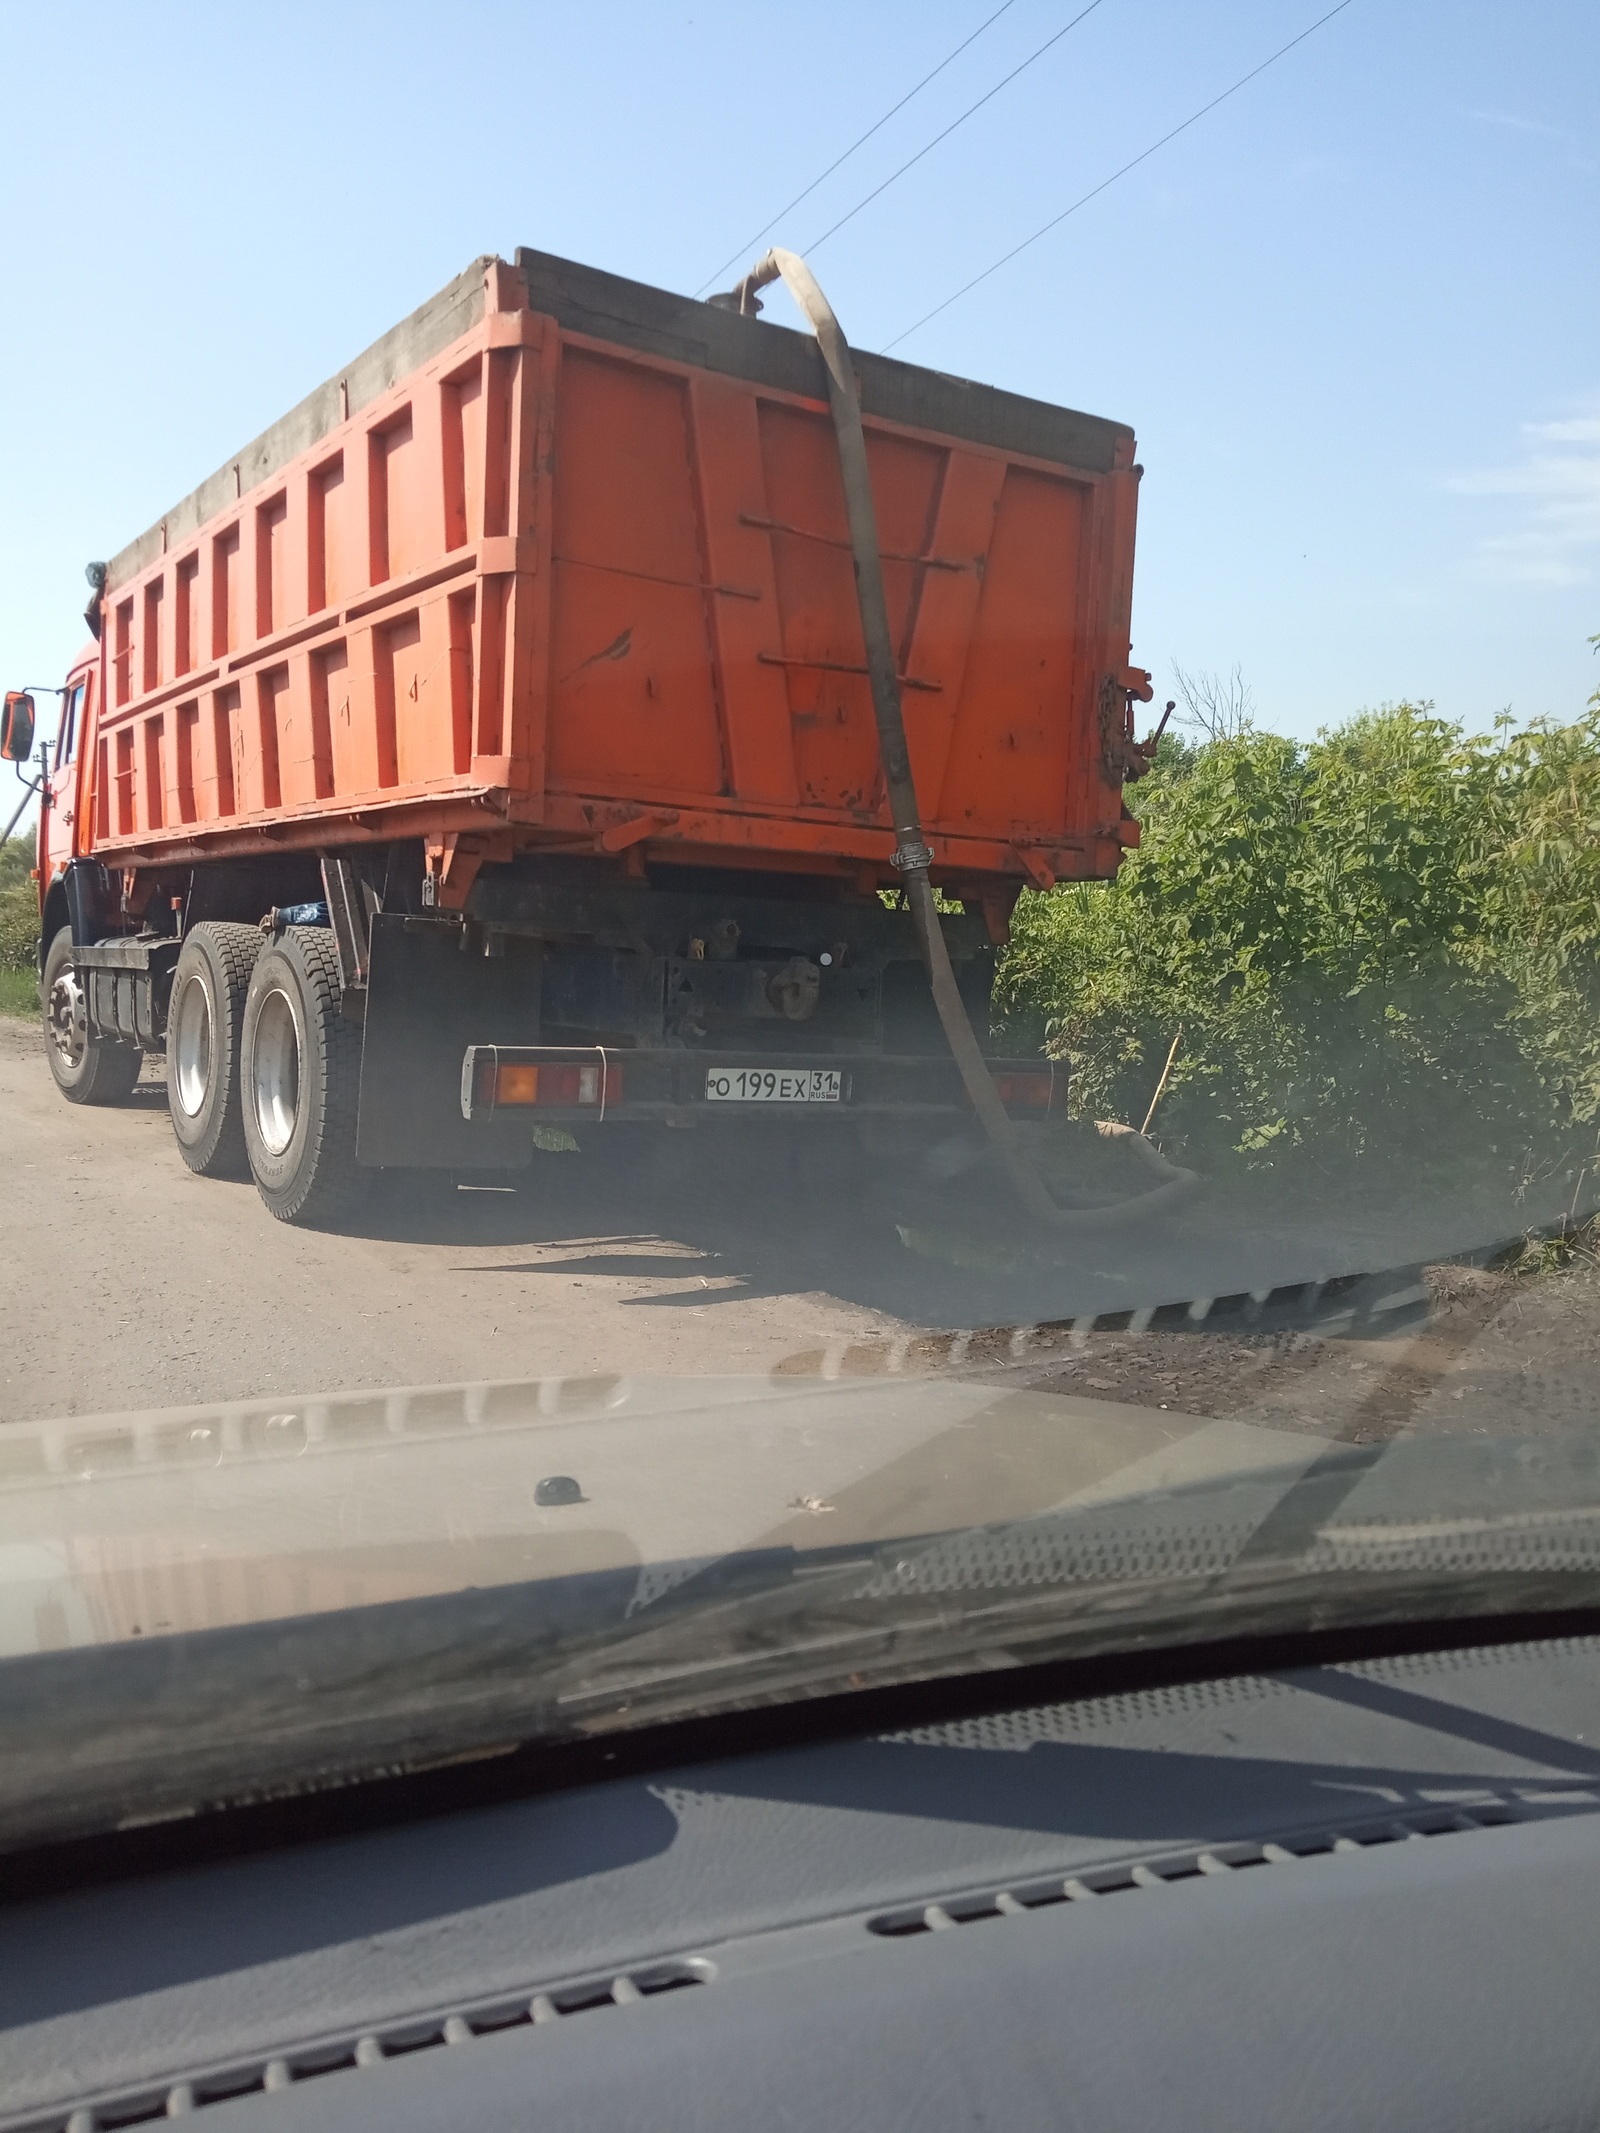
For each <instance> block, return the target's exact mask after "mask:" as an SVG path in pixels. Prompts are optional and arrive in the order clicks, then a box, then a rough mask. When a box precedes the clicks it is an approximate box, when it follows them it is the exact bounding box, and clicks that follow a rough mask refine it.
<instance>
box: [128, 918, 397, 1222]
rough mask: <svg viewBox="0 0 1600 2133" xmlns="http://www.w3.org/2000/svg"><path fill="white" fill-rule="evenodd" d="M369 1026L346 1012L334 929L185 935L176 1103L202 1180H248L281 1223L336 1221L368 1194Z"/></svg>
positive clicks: (210, 926) (179, 978)
mask: <svg viewBox="0 0 1600 2133" xmlns="http://www.w3.org/2000/svg"><path fill="white" fill-rule="evenodd" d="M360 1077H361V1032H360V1030H359V1028H357V1027H356V1026H355V1025H354V1024H352V1023H351V1022H349V1021H347V1020H346V1019H345V1016H344V1015H343V1013H342V1012H341V1009H340V987H339V970H338V961H337V957H336V955H335V951H334V945H333V935H332V933H331V932H330V931H329V930H328V929H327V928H325V927H320V926H294V927H290V928H289V929H287V930H286V931H285V932H283V933H281V934H278V935H277V936H276V937H275V938H273V939H271V940H267V939H265V938H264V937H263V935H262V934H261V933H260V931H259V930H258V929H257V928H255V927H253V926H229V925H219V924H215V923H212V922H209V921H208V922H206V923H204V924H202V925H198V926H196V927H195V928H194V929H193V930H192V931H191V932H190V933H189V934H188V936H187V937H186V939H185V941H184V944H183V949H182V952H181V953H180V955H179V957H178V965H177V968H176V970H175V971H174V973H173V979H172V994H171V999H170V1002H169V1005H168V1010H167V1105H168V1109H169V1111H170V1112H171V1115H172V1128H173V1132H174V1134H175V1135H176V1137H177V1141H178V1147H179V1150H180V1151H181V1153H182V1155H183V1159H184V1161H185V1162H186V1163H187V1164H188V1165H189V1168H190V1169H191V1170H193V1171H196V1172H198V1173H199V1175H201V1176H202V1177H215V1176H234V1177H237V1176H238V1175H240V1174H241V1173H242V1172H243V1171H244V1170H245V1169H246V1168H248V1170H249V1172H250V1174H251V1176H252V1177H253V1178H254V1179H255V1183H256V1190H257V1191H258V1192H259V1193H260V1195H261V1197H262V1199H263V1200H264V1201H265V1203H266V1205H267V1208H268V1210H269V1211H270V1212H271V1213H272V1214H273V1215H275V1216H276V1217H277V1218H278V1220H279V1221H280V1222H294V1223H304V1224H308V1225H315V1224H318V1223H322V1222H327V1221H331V1220H335V1219H337V1218H338V1217H339V1216H341V1215H342V1214H344V1213H346V1212H347V1211H348V1210H349V1208H350V1207H351V1206H352V1204H353V1203H354V1202H355V1201H356V1200H357V1199H358V1198H359V1197H360V1193H361V1188H362V1185H363V1183H364V1176H363V1173H362V1172H361V1171H360V1170H358V1168H357V1166H356V1102H357V1096H358V1093H359V1086H360Z"/></svg>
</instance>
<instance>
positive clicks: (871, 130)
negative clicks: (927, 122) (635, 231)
mask: <svg viewBox="0 0 1600 2133" xmlns="http://www.w3.org/2000/svg"><path fill="white" fill-rule="evenodd" d="M1015 5H1016V0H1001V5H1000V6H999V7H997V8H996V9H995V11H994V13H993V14H992V15H989V16H986V17H985V19H984V20H983V21H982V22H980V23H979V24H978V27H977V28H976V29H975V30H974V31H973V32H972V34H971V36H970V37H963V38H962V40H961V42H960V43H959V44H958V45H957V46H956V48H955V50H954V51H953V52H947V53H946V54H945V56H944V58H943V59H941V60H940V62H939V64H938V65H937V66H936V67H935V68H934V69H933V73H931V74H924V75H923V77H922V79H921V81H919V82H918V83H917V86H916V87H915V88H914V89H908V90H907V91H906V93H905V95H904V96H902V97H901V99H900V101H899V103H897V104H891V105H890V106H889V108H888V110H887V111H886V112H885V113H884V114H883V116H882V118H880V119H877V120H875V121H874V123H873V124H872V125H870V126H869V127H868V128H867V130H866V132H865V133H864V134H862V135H861V136H860V138H859V139H858V140H854V141H852V142H851V143H850V146H849V147H848V148H847V149H846V150H845V152H844V154H843V155H840V156H835V157H834V159H833V161H832V162H831V163H830V164H829V165H828V167H827V169H826V170H825V171H823V172H822V174H821V176H820V177H815V178H813V179H812V181H811V183H810V184H809V185H808V186H807V187H806V189H805V191H804V192H800V193H796V194H795V196H794V198H793V199H792V200H791V201H790V202H789V205H788V206H787V207H780V208H779V210H778V212H777V213H776V214H775V215H774V216H773V218H772V220H771V221H770V222H768V223H764V224H763V225H762V227H761V228H760V229H759V230H757V231H756V233H755V235H754V236H753V237H751V238H748V239H747V240H746V241H745V242H744V243H743V244H742V245H740V246H739V248H738V250H737V251H736V252H733V253H730V254H729V256H728V257H727V258H726V259H725V260H724V261H723V262H722V264H721V266H720V267H718V268H717V269H716V271H715V273H713V274H712V275H711V276H710V277H709V279H708V280H706V281H703V282H702V283H701V284H700V287H699V288H698V289H696V291H695V295H696V296H704V294H705V292H706V291H707V289H709V288H710V287H711V286H712V284H713V283H714V282H715V281H716V280H717V279H718V277H719V276H720V275H723V274H725V273H726V272H727V271H728V269H729V267H733V266H737V265H738V264H739V262H740V261H741V260H742V259H744V258H745V257H746V255H747V254H748V253H749V252H750V251H752V250H753V248H754V247H755V246H756V245H758V244H759V243H760V242H761V240H762V238H763V237H765V236H766V235H767V233H768V231H769V230H775V229H776V228H777V226H778V224H779V223H780V222H781V221H782V220H783V218H784V216H785V215H787V214H789V213H791V212H792V210H793V209H795V208H797V207H798V206H799V205H800V203H801V201H802V200H809V199H810V198H811V195H812V194H813V193H814V192H815V191H816V189H817V187H818V186H819V185H821V184H822V183H823V181H824V179H827V178H831V177H832V176H833V174H834V172H835V171H836V170H837V169H838V168H839V166H840V164H841V163H848V162H849V160H850V158H851V157H852V156H853V155H854V154H855V152H856V150H857V149H858V148H864V147H865V146H866V144H867V142H868V141H870V140H871V139H872V136H873V135H874V134H875V133H880V132H881V131H882V130H883V128H884V127H885V126H887V125H888V123H889V121H890V119H892V118H893V117H894V115H895V113H896V112H897V111H904V109H905V108H906V106H907V104H909V103H910V101H911V99H912V98H913V97H914V96H920V95H921V94H922V92H923V90H924V89H926V88H927V86H928V84H929V82H931V81H932V80H933V78H934V76H935V75H938V74H942V73H943V72H944V70H945V68H946V67H947V66H949V65H950V63H951V61H952V60H955V59H959V58H960V57H961V55H962V53H963V52H964V51H965V50H966V49H967V46H968V45H969V44H974V43H976V42H977V40H978V39H979V38H980V37H981V36H982V35H983V33H984V31H985V30H986V29H988V28H989V27H990V25H991V24H992V23H996V22H998V21H999V20H1000V17H1001V16H1002V15H1003V14H1004V13H1005V12H1006V10H1007V8H1010V7H1014V6H1015Z"/></svg>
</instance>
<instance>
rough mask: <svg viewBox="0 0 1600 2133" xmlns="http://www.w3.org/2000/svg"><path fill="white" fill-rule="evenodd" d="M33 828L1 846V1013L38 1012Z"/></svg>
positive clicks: (37, 929) (27, 1013)
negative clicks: (34, 958)
mask: <svg viewBox="0 0 1600 2133" xmlns="http://www.w3.org/2000/svg"><path fill="white" fill-rule="evenodd" d="M33 857H34V847H33V830H32V827H31V825H30V826H28V827H27V828H25V829H24V830H23V831H22V833H21V834H20V835H18V836H15V837H12V838H11V839H10V840H9V841H8V842H7V843H5V844H4V845H0V1014H5V1015H32V1014H36V1013H37V1012H38V1007H39V993H38V988H37V986H36V984H35V982H34V960H33V957H34V944H35V943H36V942H37V940H38V938H39V898H38V891H37V890H36V889H35V887H34V884H33V875H32V869H33Z"/></svg>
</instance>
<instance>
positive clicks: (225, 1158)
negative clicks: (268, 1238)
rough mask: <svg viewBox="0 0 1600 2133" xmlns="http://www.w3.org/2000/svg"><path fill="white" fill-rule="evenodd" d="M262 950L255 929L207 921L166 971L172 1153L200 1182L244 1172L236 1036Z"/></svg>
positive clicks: (168, 1085) (237, 1037)
mask: <svg viewBox="0 0 1600 2133" xmlns="http://www.w3.org/2000/svg"><path fill="white" fill-rule="evenodd" d="M261 947H262V941H261V931H260V928H259V927H256V926H223V925H218V924H216V923H214V922H213V921H211V920H209V919H208V920H207V921H206V923H205V924H204V925H200V926H196V927H195V928H194V930H193V932H192V933H190V934H188V935H187V936H186V937H185V939H184V943H183V948H182V950H181V952H180V953H179V956H178V967H177V969H176V970H175V971H174V972H173V973H172V996H171V999H170V1000H169V1001H168V1003H167V1110H168V1111H169V1113H170V1114H171V1117H172V1130H173V1132H174V1133H175V1134H176V1135H177V1140H178V1153H179V1154H180V1155H181V1156H182V1157H183V1159H184V1161H185V1162H186V1163H187V1164H188V1166H189V1168H190V1169H191V1170H192V1171H194V1172H196V1174H197V1175H198V1176H200V1177H202V1178H215V1177H231V1178H236V1177H241V1176H243V1174H244V1171H245V1167H246V1158H245V1152H244V1120H243V1117H242V1115H241V1112H240V1107H239V1038H240V1034H241V1027H242V1024H243V1022H244V1003H245V995H246V993H247V992H248V991H249V989H250V973H251V972H252V971H253V970H254V969H255V967H256V960H257V958H258V957H259V956H260V954H261Z"/></svg>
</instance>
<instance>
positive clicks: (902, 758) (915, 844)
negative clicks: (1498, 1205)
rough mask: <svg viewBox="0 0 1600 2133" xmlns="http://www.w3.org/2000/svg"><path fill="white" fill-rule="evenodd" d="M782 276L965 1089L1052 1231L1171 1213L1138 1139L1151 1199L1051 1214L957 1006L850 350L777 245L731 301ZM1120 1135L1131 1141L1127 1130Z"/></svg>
mask: <svg viewBox="0 0 1600 2133" xmlns="http://www.w3.org/2000/svg"><path fill="white" fill-rule="evenodd" d="M780 277H781V278H782V280H783V283H784V286H785V287H786V288H787V289H788V291H789V294H790V295H791V296H792V297H793V298H794V300H795V302H796V303H797V304H798V305H799V307H800V309H801V310H802V311H803V312H804V314H805V317H806V320H807V323H808V324H809V325H810V327H811V330H812V332H813V333H814V334H815V335H816V338H817V346H818V348H819V349H820V350H821V353H822V360H823V365H824V367H825V369H826V371H827V374H828V404H829V406H830V408H831V409H832V413H833V427H834V434H835V436H836V437H837V440H838V446H839V471H840V475H841V477H842V479H843V482H844V501H845V513H846V517H847V519H848V522H849V526H850V553H851V557H852V560H853V562H854V565H855V579H856V602H857V605H858V607H859V608H860V612H861V635H862V641H863V643H864V644H865V647H866V655H867V676H868V680H869V683H870V685H871V689H872V710H873V716H874V718H875V719H876V721H877V727H878V754H879V757H880V759H881V761H882V764H883V780H884V785H885V787H886V788H887V791H888V796H889V809H890V814H891V817H892V820H893V822H894V838H895V851H894V862H893V863H894V866H895V868H896V870H897V871H898V872H899V874H900V877H901V879H902V880H903V882H904V883H905V889H906V899H907V902H908V903H909V904H910V906H911V917H912V923H913V925H914V926H915V927H916V933H917V945H918V947H919V948H920V949H921V952H922V960H923V963H924V965H925V967H926V969H927V973H928V983H929V986H930V987H931V989H932V992H933V1004H934V1006H935V1008H936V1009H937V1011H938V1015H939V1021H940V1024H941V1026H942V1027H943V1030H944V1034H945V1040H946V1042H947V1043H948V1044H949V1046H950V1050H951V1053H952V1055H953V1056H954V1059H955V1062H956V1066H957V1068H958V1070H959V1072H960V1075H961V1080H962V1083H963V1085H964V1086H965V1088H966V1091H967V1094H968V1096H969V1097H971V1099H972V1105H973V1109H974V1110H975V1111H976V1112H977V1114H978V1117H979V1118H980V1119H981V1120H982V1122H983V1129H984V1131H985V1133H986V1134H987V1135H988V1137H989V1140H990V1143H991V1145H992V1146H993V1148H994V1151H995V1153H996V1155H997V1156H998V1157H999V1159H1000V1162H1001V1164H1002V1165H1003V1167H1004V1169H1005V1172H1006V1175H1007V1177H1008V1178H1009V1179H1010V1180H1011V1183H1012V1185H1013V1187H1014V1188H1015V1190H1016V1194H1017V1197H1018V1198H1019V1199H1020V1200H1021V1202H1022V1204H1023V1206H1024V1207H1025V1208H1026V1209H1027V1210H1028V1212H1029V1214H1030V1215H1032V1216H1033V1218H1034V1220H1035V1221H1037V1222H1040V1223H1043V1224H1045V1225H1047V1226H1048V1227H1050V1228H1052V1229H1077V1228H1088V1227H1091V1226H1094V1224H1095V1223H1098V1222H1101V1221H1104V1220H1105V1219H1106V1218H1107V1217H1108V1216H1115V1215H1117V1214H1119V1213H1122V1212H1131V1211H1133V1210H1136V1209H1137V1210H1139V1211H1144V1210H1146V1209H1149V1210H1151V1211H1154V1208H1155V1206H1156V1204H1157V1203H1159V1204H1160V1205H1163V1206H1165V1205H1167V1204H1168V1203H1169V1200H1170V1198H1172V1197H1175V1196H1176V1197H1181V1196H1182V1195H1183V1194H1185V1193H1187V1192H1188V1191H1189V1190H1191V1189H1192V1187H1193V1185H1194V1184H1195V1183H1197V1182H1198V1180H1196V1179H1195V1177H1194V1173H1193V1172H1192V1171H1183V1170H1179V1169H1177V1168H1176V1167H1175V1166H1174V1165H1172V1164H1169V1163H1167V1161H1166V1159H1165V1157H1163V1156H1162V1155H1161V1153H1160V1152H1159V1150H1157V1149H1156V1148H1154V1147H1153V1146H1151V1144H1150V1143H1149V1142H1148V1141H1145V1140H1144V1136H1143V1135H1142V1134H1141V1135H1138V1136H1136V1138H1137V1139H1138V1140H1140V1141H1141V1142H1142V1143H1143V1147H1144V1149H1146V1150H1148V1153H1149V1155H1150V1156H1153V1157H1154V1158H1155V1161H1156V1163H1157V1164H1159V1165H1160V1166H1161V1167H1162V1169H1163V1170H1165V1171H1167V1172H1169V1173H1170V1176H1169V1177H1168V1178H1167V1180H1166V1182H1165V1183H1164V1184H1163V1185H1162V1186H1160V1187H1158V1188H1157V1189H1156V1190H1154V1191H1152V1192H1148V1193H1141V1194H1139V1195H1137V1196H1136V1197H1135V1198H1134V1199H1133V1200H1130V1201H1124V1202H1121V1203H1119V1204H1118V1205H1117V1206H1116V1207H1112V1208H1103V1209H1096V1210H1094V1211H1093V1215H1092V1220H1091V1219H1089V1211H1088V1210H1082V1209H1069V1208H1062V1207H1058V1206H1057V1205H1056V1203H1055V1201H1054V1200H1053V1199H1052V1198H1051V1197H1050V1194H1049V1193H1048V1191H1047V1190H1046V1189H1045V1185H1044V1181H1043V1180H1042V1179H1041V1178H1040V1176H1039V1174H1038V1172H1037V1170H1036V1169H1035V1168H1034V1167H1033V1166H1032V1165H1031V1164H1030V1163H1029V1161H1028V1158H1027V1156H1026V1155H1025V1153H1024V1151H1023V1149H1022V1147H1021V1144H1020V1143H1019V1141H1018V1139H1017V1135H1016V1131H1015V1129H1014V1127H1013V1125H1012V1121H1011V1117H1010V1114H1009V1113H1008V1112H1007V1110H1006V1107H1005V1105H1004V1104H1003V1103H1002V1102H1001V1100H1000V1092H999V1090H998V1089H997V1088H996V1087H995V1085H994V1077H993V1076H992V1075H991V1074H990V1072H989V1067H988V1062H987V1061H986V1060H985V1059H984V1056H983V1053H982V1050H981V1049H980V1047H979V1044H978V1039H977V1035H976V1032H975V1031H974V1030H973V1027H972V1021H971V1017H970V1016H969V1015H968V1013H967V1007H966V1002H965V1001H964V1000H963V999H962V997H961V990H960V987H959V986H958V985H957V983H956V976H955V972H954V970H953V969H952V968H951V965H950V950H949V947H948V946H947V944H946V942H945V937H944V929H943V927H942V926H941V925H940V923H939V907H938V904H937V902H936V900H935V897H934V890H933V883H932V880H931V879H930V878H929V873H928V869H929V868H930V867H931V865H932V864H933V853H932V851H931V850H930V849H929V847H928V844H927V840H926V839H925V838H924V836H923V834H922V817H921V813H920V811H919V809H918V806H917V790H916V784H915V781H914V779H913V777H912V774H911V751H910V749H909V747H908V746H907V743H906V728H905V719H904V716H903V714H902V711H901V706H900V678H899V675H898V674H897V672H896V670H895V656H894V638H893V636H892V634H891V632H890V628H889V603H888V600H887V598H886V596H885V593H884V587H883V562H882V558H881V556H880V554H879V549H878V519H877V512H876V510H875V509H874V506H873V501H872V480H871V475H870V473H869V471H868V467H867V441H866V435H865V432H864V431H863V429H862V426H861V401H860V396H859V394H858V392H857V389H856V377H855V371H854V369H853V368H852V366H851V362H850V346H849V343H848V342H847V341H846V339H845V337H844V333H843V330H842V328H841V327H840V325H839V321H838V319H837V318H836V317H835V315H834V310H833V306H832V305H831V304H830V303H829V302H828V299H827V298H826V297H825V296H824V295H823V293H822V290H821V287H820V286H819V284H818V282H817V279H816V276H815V275H814V274H813V273H812V271H811V269H810V268H809V267H808V266H807V265H806V263H805V261H804V260H803V259H802V258H801V257H800V256H799V254H798V253H797V252H786V251H783V250H781V249H779V248H778V247H776V246H775V247H774V248H773V250H771V251H770V252H768V253H767V255H766V257H765V258H764V259H762V260H761V261H759V262H758V264H757V265H756V266H755V267H753V268H752V269H751V271H750V272H749V273H748V274H747V275H746V276H745V278H744V280H743V281H742V282H740V283H739V285H738V287H737V288H736V289H735V290H734V291H733V292H732V305H733V308H737V309H738V310H739V311H741V312H749V311H751V310H753V309H754V308H756V307H755V305H754V304H753V301H752V299H753V297H754V295H755V292H756V291H757V290H758V289H764V288H766V287H767V285H768V284H769V283H770V282H774V281H777V280H778V279H779V278H780ZM1101 1130H1102V1131H1104V1130H1105V1129H1104V1128H1102V1129H1101ZM1120 1130H1122V1131H1126V1132H1130V1133H1131V1132H1132V1130H1133V1129H1132V1128H1131V1127H1128V1128H1123V1129H1120Z"/></svg>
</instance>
